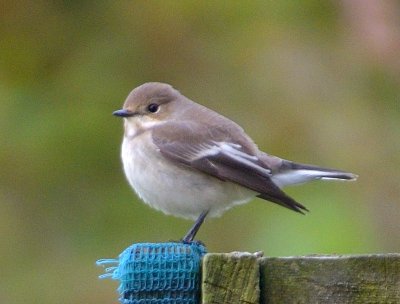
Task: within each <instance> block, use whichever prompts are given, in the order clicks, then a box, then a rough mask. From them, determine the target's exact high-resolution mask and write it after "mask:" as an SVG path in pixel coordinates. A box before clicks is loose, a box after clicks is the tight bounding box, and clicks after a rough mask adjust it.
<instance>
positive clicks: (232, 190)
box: [113, 82, 357, 242]
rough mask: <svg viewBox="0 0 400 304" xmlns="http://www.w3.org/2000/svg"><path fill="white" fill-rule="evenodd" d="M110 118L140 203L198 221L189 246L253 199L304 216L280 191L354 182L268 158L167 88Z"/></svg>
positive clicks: (140, 96) (147, 89) (151, 88)
mask: <svg viewBox="0 0 400 304" xmlns="http://www.w3.org/2000/svg"><path fill="white" fill-rule="evenodd" d="M113 114H114V115H116V116H120V117H123V118H124V120H125V134H124V139H123V143H122V162H123V165H124V170H125V174H126V177H127V179H128V181H129V183H130V185H131V186H132V187H133V189H134V190H135V191H136V193H137V194H138V195H139V197H140V198H142V199H143V201H144V202H145V203H147V204H148V205H150V206H151V207H153V208H155V209H157V210H161V211H163V212H164V213H166V214H172V215H175V216H179V217H183V218H188V219H193V220H196V222H195V224H194V225H193V227H192V228H191V229H190V230H189V232H188V233H187V234H186V236H185V237H184V238H183V241H184V242H191V241H192V240H193V239H194V237H195V235H196V233H197V231H198V229H199V228H200V226H201V224H202V223H203V221H204V219H205V217H206V216H207V215H208V216H210V217H215V216H220V215H221V214H222V213H224V212H225V211H226V210H228V209H229V208H231V207H233V206H235V205H239V204H244V203H247V202H248V201H250V200H251V199H252V198H254V197H259V198H262V199H265V200H267V201H270V202H273V203H276V204H279V205H281V206H283V207H286V208H289V209H291V210H294V211H296V212H300V213H303V211H307V209H306V208H305V207H304V206H303V205H301V204H300V203H298V202H296V201H295V200H294V199H292V198H291V197H289V196H288V195H286V194H285V193H284V192H283V191H282V190H281V188H282V187H284V186H287V185H293V184H299V183H305V182H308V181H312V180H316V179H326V180H332V179H335V180H355V179H356V178H357V176H356V175H355V174H352V173H347V172H344V171H340V170H335V169H327V168H321V167H317V166H313V165H306V164H299V163H294V162H291V161H288V160H284V159H281V158H279V157H276V156H272V155H268V154H267V153H264V152H262V151H260V150H259V149H258V147H257V146H256V144H255V143H254V142H253V140H252V139H251V138H250V137H249V136H248V135H247V134H246V133H245V132H244V131H243V129H242V128H241V127H240V126H239V125H237V124H236V123H235V122H233V121H231V120H230V119H228V118H226V117H224V116H222V115H220V114H218V113H216V112H214V111H212V110H210V109H208V108H206V107H204V106H202V105H199V104H197V103H195V102H193V101H191V100H190V99H188V98H186V97H185V96H183V95H182V94H181V93H179V91H177V90H175V89H174V88H173V87H172V86H170V85H168V84H164V83H158V82H150V83H145V84H143V85H141V86H139V87H137V88H135V89H134V90H133V91H132V92H131V93H130V94H129V96H128V97H127V99H126V101H125V103H124V106H123V109H122V110H118V111H115V112H114V113H113Z"/></svg>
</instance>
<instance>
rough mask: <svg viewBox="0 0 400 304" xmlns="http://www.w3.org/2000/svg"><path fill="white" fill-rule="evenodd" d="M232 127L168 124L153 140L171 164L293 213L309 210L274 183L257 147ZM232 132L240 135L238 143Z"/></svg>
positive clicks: (189, 123)
mask: <svg viewBox="0 0 400 304" xmlns="http://www.w3.org/2000/svg"><path fill="white" fill-rule="evenodd" d="M230 127H231V129H229V128H224V127H223V126H209V125H205V124H198V123H195V122H168V123H165V124H162V125H160V126H158V127H155V128H154V129H153V132H152V139H153V142H154V144H155V145H156V146H157V148H158V149H159V150H160V152H161V154H162V155H163V156H164V157H165V158H167V159H169V160H170V161H173V162H178V163H180V164H183V165H186V166H189V167H190V168H193V169H196V170H199V171H201V172H204V173H207V174H209V175H211V176H214V177H216V178H218V179H220V180H223V181H231V182H234V183H237V184H239V185H241V186H244V187H246V188H248V189H251V190H253V191H255V192H258V193H259V195H258V197H260V198H263V199H266V200H268V201H272V202H274V203H277V204H279V205H281V206H284V207H286V208H289V209H292V210H294V211H297V212H302V211H301V210H307V209H306V208H305V207H304V206H302V205H301V204H299V203H297V202H296V201H295V200H293V199H292V198H290V197H289V196H287V195H286V194H285V193H284V192H283V191H282V190H281V189H280V188H279V187H278V186H277V185H275V184H274V183H273V181H272V180H271V168H270V167H269V166H268V165H267V163H266V162H265V161H262V160H261V159H260V158H259V157H257V153H256V151H258V150H257V149H256V148H255V147H256V146H255V144H254V143H253V142H252V141H251V140H250V139H248V137H247V136H246V135H245V134H244V132H243V131H242V130H241V129H240V128H239V129H237V130H232V126H230ZM232 131H237V132H236V133H235V140H234V139H233V138H234V136H233V134H232ZM238 132H239V133H238Z"/></svg>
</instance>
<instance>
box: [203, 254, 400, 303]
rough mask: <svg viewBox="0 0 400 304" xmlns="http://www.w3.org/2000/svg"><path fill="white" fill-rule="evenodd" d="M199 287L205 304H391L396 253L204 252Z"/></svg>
mask: <svg viewBox="0 0 400 304" xmlns="http://www.w3.org/2000/svg"><path fill="white" fill-rule="evenodd" d="M258 284H259V287H260V288H258ZM202 285H203V286H202V301H203V303H204V304H206V303H207V304H211V303H212V304H223V303H227V304H228V303H229V304H235V303H240V304H244V303H246V304H248V303H251V304H253V303H254V304H256V303H262V304H277V303H285V304H286V303H287V304H291V303H296V304H313V303H326V304H331V303H341V304H342V303H344V304H347V303H351V304H361V303H362V304H372V303H374V304H395V303H400V254H374V255H344V256H343V255H322V256H320V255H312V256H303V257H284V258H270V257H260V256H259V255H251V254H240V253H233V254H207V255H206V256H205V257H204V261H203V279H202Z"/></svg>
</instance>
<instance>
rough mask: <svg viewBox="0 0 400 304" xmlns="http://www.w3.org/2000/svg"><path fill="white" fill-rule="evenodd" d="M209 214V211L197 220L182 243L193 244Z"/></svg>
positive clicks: (204, 212)
mask: <svg viewBox="0 0 400 304" xmlns="http://www.w3.org/2000/svg"><path fill="white" fill-rule="evenodd" d="M207 214H208V210H207V211H203V212H202V213H201V214H200V216H199V217H198V218H197V220H196V222H195V223H194V224H193V226H192V228H190V230H189V231H188V233H186V235H185V236H184V237H183V239H182V242H183V243H191V242H192V241H193V239H194V237H195V236H196V233H197V231H199V229H200V226H201V224H203V222H204V219H205V218H206V216H207Z"/></svg>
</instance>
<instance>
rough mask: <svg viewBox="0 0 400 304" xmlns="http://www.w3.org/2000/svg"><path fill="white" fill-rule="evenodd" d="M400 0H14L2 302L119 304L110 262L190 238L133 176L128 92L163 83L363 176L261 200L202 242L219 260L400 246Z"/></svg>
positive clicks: (4, 87)
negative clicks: (238, 254) (302, 208)
mask: <svg viewBox="0 0 400 304" xmlns="http://www.w3.org/2000/svg"><path fill="white" fill-rule="evenodd" d="M399 20H400V4H399V3H398V2H396V1H394V0H393V1H390V0H388V1H373V0H362V1H361V0H342V1H315V0H309V1H305V0H303V1H289V0H281V1H27V0H20V1H10V0H3V1H2V3H1V9H0V98H1V102H0V126H1V128H0V134H1V139H2V140H1V142H2V145H1V149H0V165H1V170H0V179H1V183H0V187H1V188H0V209H1V212H0V240H1V241H0V247H1V248H0V258H1V262H2V266H1V271H0V273H1V275H0V302H1V303H26V302H31V303H42V304H46V303H116V302H117V300H116V299H117V294H116V291H115V288H116V286H117V283H116V282H110V281H99V280H98V279H97V276H98V275H99V274H101V273H102V271H103V270H102V269H101V268H97V267H96V266H95V261H96V260H97V259H99V258H108V257H116V256H117V255H118V254H119V253H120V252H121V251H122V250H123V249H124V248H126V247H127V246H128V245H130V244H132V243H134V242H157V241H167V240H171V239H175V240H176V239H179V238H180V237H181V236H183V234H184V233H185V232H186V230H187V229H188V228H189V226H190V225H191V224H192V223H191V222H189V221H186V220H181V219H176V218H173V217H170V216H165V215H163V214H162V213H159V212H157V211H154V210H152V209H150V208H149V207H147V206H145V205H144V204H142V203H141V202H139V200H138V199H137V197H136V196H135V194H134V193H133V191H132V190H131V189H130V187H129V186H128V184H127V182H126V180H125V177H124V175H123V171H122V167H121V162H120V155H119V154H120V143H121V140H122V121H121V120H120V119H117V118H115V117H113V116H112V115H111V113H112V111H114V110H116V109H119V108H120V107H121V105H122V103H123V101H124V99H125V97H126V96H127V94H128V93H129V92H130V90H131V89H133V88H134V87H136V86H138V85H140V84H142V83H144V82H147V81H162V82H167V83H170V84H172V85H173V86H175V87H176V88H178V89H179V90H180V91H181V92H182V93H183V94H185V95H186V96H188V97H189V98H191V99H193V100H195V101H197V102H199V103H202V104H204V105H206V106H208V107H210V108H212V109H214V110H216V111H218V112H220V113H222V114H224V115H226V116H228V117H230V118H232V119H233V120H235V121H236V122H238V123H239V124H241V125H242V126H243V127H244V128H245V130H246V131H247V133H248V134H249V135H250V136H252V137H253V138H254V140H255V141H256V142H257V143H258V145H259V147H260V148H261V149H263V150H264V151H267V152H268V153H270V154H275V155H278V156H281V157H284V158H287V159H291V160H296V161H299V162H306V163H314V164H318V165H321V166H328V167H337V168H340V169H344V170H348V171H351V172H354V173H357V174H359V175H360V178H359V180H358V181H357V182H355V183H324V182H315V183H311V184H308V185H304V186H301V187H292V188H287V189H286V190H287V192H288V193H289V194H290V195H292V196H294V197H295V198H296V199H297V200H298V201H300V202H302V203H304V204H305V205H306V206H307V207H308V208H309V209H310V210H311V212H310V213H309V214H308V215H307V216H301V215H299V214H296V213H294V212H290V211H288V210H285V209H283V208H281V207H279V206H276V205H274V204H269V203H266V202H265V201H262V200H259V199H256V200H254V201H253V202H252V203H250V204H247V205H244V206H240V207H236V208H234V209H233V210H231V211H229V212H227V213H226V214H225V215H224V216H223V217H222V218H219V219H212V220H209V221H208V222H207V223H206V225H204V226H203V227H202V229H201V231H200V233H199V236H198V237H199V239H201V240H203V241H204V242H205V243H206V244H207V245H208V249H209V251H211V252H225V251H233V250H241V251H258V250H262V251H264V252H265V254H266V255H270V256H271V255H273V256H276V255H279V256H289V255H300V254H311V253H369V252H393V251H399V247H400V237H399V231H400V211H399V210H400V202H399V196H400V182H399V181H400V170H399V167H400V166H399V165H400V153H399V152H400V136H399V129H400V59H399V58H400V57H399V54H400V26H399V25H400V23H399Z"/></svg>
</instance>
